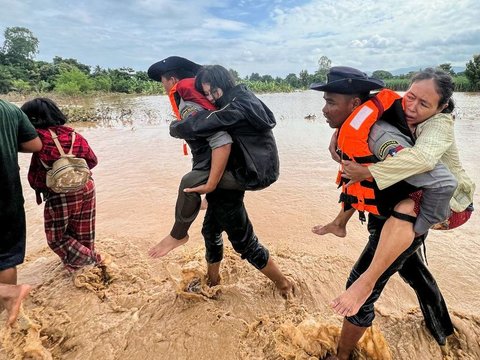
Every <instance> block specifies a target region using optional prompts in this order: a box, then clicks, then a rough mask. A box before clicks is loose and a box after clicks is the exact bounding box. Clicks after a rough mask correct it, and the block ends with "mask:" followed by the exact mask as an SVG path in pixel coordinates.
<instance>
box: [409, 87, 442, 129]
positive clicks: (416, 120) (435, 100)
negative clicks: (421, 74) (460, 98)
mask: <svg viewBox="0 0 480 360" xmlns="http://www.w3.org/2000/svg"><path fill="white" fill-rule="evenodd" d="M439 101H440V95H439V94H438V93H437V90H436V87H435V82H434V80H433V79H427V80H419V81H416V82H414V83H413V84H412V85H411V86H410V88H409V89H408V90H407V92H406V93H405V95H404V96H403V104H404V111H405V118H406V120H407V124H408V125H409V126H410V127H411V128H412V127H415V126H417V125H418V124H420V123H422V122H424V121H425V120H427V119H428V118H430V117H432V116H433V115H435V114H438V113H439V112H441V111H442V110H443V109H444V108H445V107H446V104H442V105H440V104H439Z"/></svg>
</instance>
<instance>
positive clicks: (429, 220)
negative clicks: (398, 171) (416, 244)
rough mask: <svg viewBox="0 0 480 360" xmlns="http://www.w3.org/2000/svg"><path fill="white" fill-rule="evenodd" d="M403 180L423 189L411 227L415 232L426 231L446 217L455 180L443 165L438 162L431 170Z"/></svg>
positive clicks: (455, 184) (455, 183)
mask: <svg viewBox="0 0 480 360" xmlns="http://www.w3.org/2000/svg"><path fill="white" fill-rule="evenodd" d="M405 181H406V182H408V183H409V184H411V185H413V186H416V187H421V188H422V190H423V196H422V200H421V203H420V211H419V213H418V215H417V221H416V222H415V225H414V227H413V229H414V230H415V232H416V233H417V234H424V233H426V232H427V231H428V229H430V228H431V227H432V225H434V224H437V223H439V222H441V221H443V220H445V219H446V218H448V216H449V215H450V199H451V198H452V196H453V193H454V192H455V189H456V188H457V180H455V177H454V176H453V175H452V174H451V173H450V171H448V169H447V168H446V167H445V165H443V164H442V163H438V164H437V165H436V166H435V168H434V169H433V170H431V171H429V172H426V173H423V174H418V175H413V176H410V177H409V178H407V179H405Z"/></svg>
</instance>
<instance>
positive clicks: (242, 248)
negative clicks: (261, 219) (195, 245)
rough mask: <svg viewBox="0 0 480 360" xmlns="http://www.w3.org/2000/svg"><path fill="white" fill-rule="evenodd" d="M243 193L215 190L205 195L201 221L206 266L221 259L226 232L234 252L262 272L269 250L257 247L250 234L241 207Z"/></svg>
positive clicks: (248, 225)
mask: <svg viewBox="0 0 480 360" xmlns="http://www.w3.org/2000/svg"><path fill="white" fill-rule="evenodd" d="M244 195H245V192H244V191H237V190H225V189H217V190H215V191H214V192H212V193H210V194H207V200H208V208H207V212H206V214H205V219H204V221H203V228H202V235H203V237H204V239H205V248H206V252H205V258H206V260H207V262H208V263H210V264H211V263H216V262H218V261H221V260H222V259H223V239H222V232H223V231H225V232H226V233H227V235H228V239H229V240H230V242H231V243H232V246H233V248H234V249H235V251H236V252H238V253H239V254H240V255H241V256H242V259H247V261H248V262H249V263H250V264H252V265H253V266H254V267H255V268H257V269H259V270H261V269H263V268H264V267H265V266H266V265H267V262H268V258H269V253H268V250H267V249H266V248H265V247H264V246H263V245H262V244H260V243H259V241H258V238H257V236H256V235H255V233H254V232H253V226H252V223H251V222H250V219H249V218H248V214H247V210H246V209H245V205H244V204H243V197H244Z"/></svg>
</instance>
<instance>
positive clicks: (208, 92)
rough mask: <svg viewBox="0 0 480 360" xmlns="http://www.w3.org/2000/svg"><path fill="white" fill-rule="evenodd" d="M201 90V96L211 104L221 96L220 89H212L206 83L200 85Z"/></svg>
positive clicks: (221, 91)
mask: <svg viewBox="0 0 480 360" xmlns="http://www.w3.org/2000/svg"><path fill="white" fill-rule="evenodd" d="M202 88H203V94H204V95H205V97H206V98H207V100H208V101H210V102H211V103H212V104H215V101H217V100H218V99H220V98H221V97H222V96H223V90H222V89H220V88H214V89H212V88H211V87H210V84H208V83H202Z"/></svg>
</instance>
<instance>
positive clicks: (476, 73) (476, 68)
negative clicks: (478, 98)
mask: <svg viewBox="0 0 480 360" xmlns="http://www.w3.org/2000/svg"><path fill="white" fill-rule="evenodd" d="M465 76H466V77H467V79H468V81H469V82H470V84H471V85H472V87H473V89H474V90H479V89H480V54H477V55H473V59H472V60H470V61H469V62H468V63H467V67H466V69H465Z"/></svg>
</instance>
